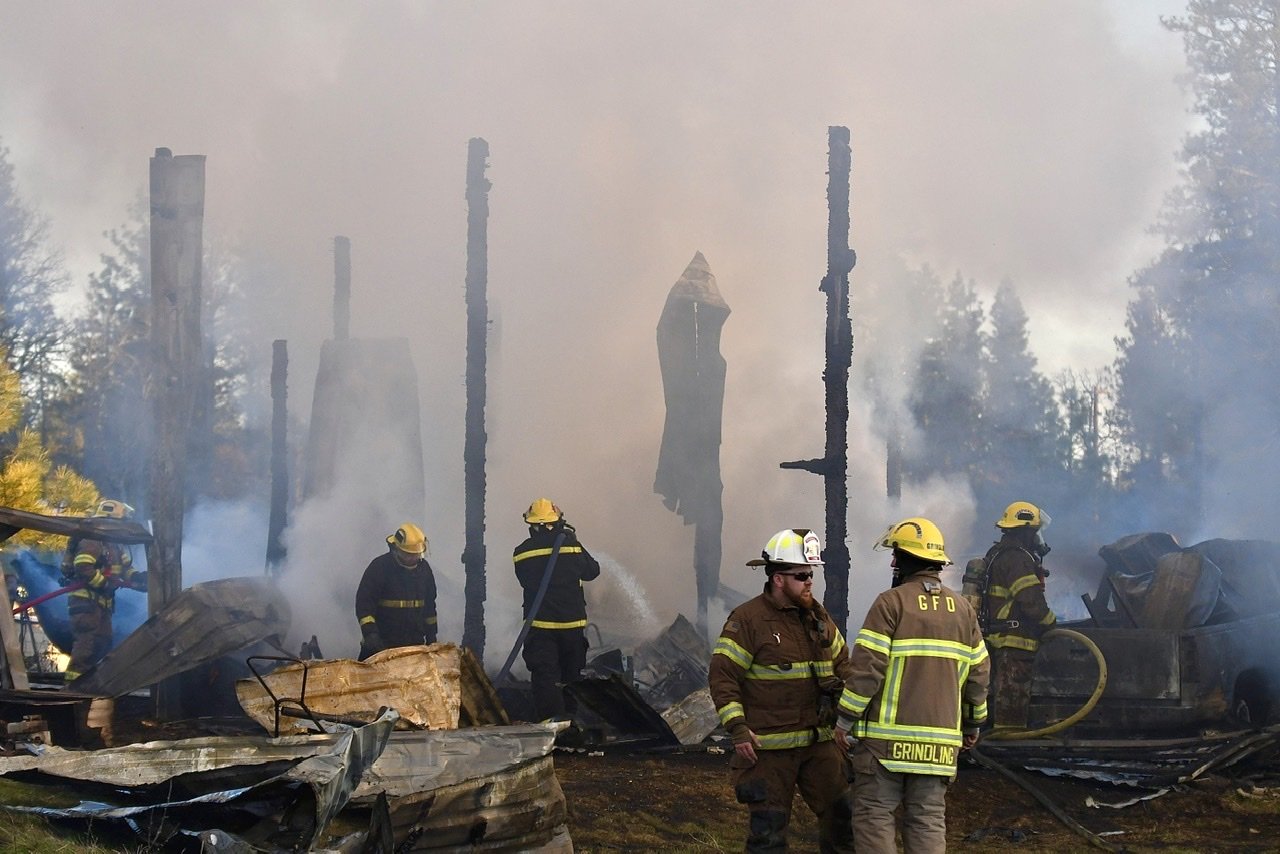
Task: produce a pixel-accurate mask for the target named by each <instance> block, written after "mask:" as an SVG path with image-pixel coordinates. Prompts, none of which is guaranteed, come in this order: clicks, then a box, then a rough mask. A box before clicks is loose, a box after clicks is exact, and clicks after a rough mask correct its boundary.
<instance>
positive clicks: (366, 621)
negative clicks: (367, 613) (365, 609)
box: [360, 617, 377, 626]
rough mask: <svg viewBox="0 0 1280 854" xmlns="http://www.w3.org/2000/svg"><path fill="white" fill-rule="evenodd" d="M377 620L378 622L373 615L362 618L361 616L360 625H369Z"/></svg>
mask: <svg viewBox="0 0 1280 854" xmlns="http://www.w3.org/2000/svg"><path fill="white" fill-rule="evenodd" d="M376 622H377V620H375V619H374V618H373V617H361V618H360V625H362V626H367V625H369V624H370V623H376Z"/></svg>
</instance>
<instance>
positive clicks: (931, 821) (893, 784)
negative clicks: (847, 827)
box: [853, 747, 950, 854]
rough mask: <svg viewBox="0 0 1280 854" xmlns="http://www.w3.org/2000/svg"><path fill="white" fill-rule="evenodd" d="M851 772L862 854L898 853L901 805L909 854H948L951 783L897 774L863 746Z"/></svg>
mask: <svg viewBox="0 0 1280 854" xmlns="http://www.w3.org/2000/svg"><path fill="white" fill-rule="evenodd" d="M853 770H854V778H853V827H854V830H853V835H854V843H855V845H856V847H857V849H858V854H896V852H897V850H898V845H897V842H896V841H895V832H896V829H895V826H894V819H893V813H894V810H896V809H897V808H898V805H899V804H901V805H902V848H903V851H904V852H905V854H943V852H945V851H946V850H947V815H946V813H947V801H946V795H947V784H948V783H949V782H950V778H948V777H941V776H937V775H934V774H897V773H894V772H892V771H889V770H886V769H885V767H884V766H883V765H881V764H880V760H878V759H876V758H875V756H873V755H872V754H871V752H870V751H868V750H867V749H866V748H865V747H860V748H855V753H854V757H853Z"/></svg>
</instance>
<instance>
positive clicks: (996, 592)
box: [987, 584, 1009, 599]
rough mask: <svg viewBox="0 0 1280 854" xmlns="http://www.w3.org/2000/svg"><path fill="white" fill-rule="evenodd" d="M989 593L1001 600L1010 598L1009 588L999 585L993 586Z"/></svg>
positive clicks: (988, 589) (989, 588)
mask: <svg viewBox="0 0 1280 854" xmlns="http://www.w3.org/2000/svg"><path fill="white" fill-rule="evenodd" d="M987 593H989V594H990V595H992V596H999V597H1000V598H1001V599H1008V598H1009V588H1008V587H1002V586H1000V585H999V584H993V585H991V586H990V587H988V588H987Z"/></svg>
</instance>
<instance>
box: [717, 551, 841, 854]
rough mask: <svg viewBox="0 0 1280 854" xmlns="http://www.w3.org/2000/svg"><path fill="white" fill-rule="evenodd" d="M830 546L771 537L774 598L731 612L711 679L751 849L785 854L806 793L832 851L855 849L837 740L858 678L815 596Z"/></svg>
mask: <svg viewBox="0 0 1280 854" xmlns="http://www.w3.org/2000/svg"><path fill="white" fill-rule="evenodd" d="M821 555H822V543H821V542H820V541H819V539H818V535H817V534H815V533H814V532H813V531H810V530H808V529H805V528H787V529H786V530H782V531H779V532H778V533H776V534H774V535H773V537H772V538H770V540H769V542H768V543H767V544H766V545H765V547H764V551H762V552H761V554H760V558H759V559H756V560H752V561H749V562H748V563H747V565H748V566H762V567H764V571H765V583H764V591H763V592H762V593H761V594H760V595H759V596H757V597H756V598H754V599H751V600H749V601H748V602H746V603H744V604H742V605H739V606H738V607H737V608H735V609H734V611H733V613H731V614H730V615H729V619H728V620H727V621H726V622H725V624H724V629H723V630H722V631H721V633H720V638H719V639H718V640H717V641H716V646H715V650H714V651H713V653H712V655H711V667H710V674H709V677H708V681H709V682H710V685H711V699H712V701H713V702H714V703H715V706H716V712H717V714H718V715H719V716H720V723H721V724H723V725H724V728H725V729H726V730H727V731H728V732H729V735H730V737H731V738H732V739H733V748H734V753H733V756H732V757H731V758H730V762H729V767H730V780H731V783H732V785H733V787H734V794H735V796H736V797H737V799H738V802H739V803H741V804H745V805H746V807H747V810H748V812H749V814H750V823H749V826H748V832H747V845H746V850H747V851H753V852H765V851H769V852H772V851H785V850H786V845H787V825H788V824H790V821H791V804H792V800H793V799H794V796H795V791H796V789H799V790H800V796H801V797H803V798H804V801H805V803H806V804H808V805H809V809H811V810H813V813H814V815H816V816H817V817H818V833H819V844H820V848H821V850H822V851H823V852H852V851H853V834H852V830H851V828H850V825H849V822H850V818H851V815H852V813H851V810H850V805H849V784H848V776H847V774H846V772H845V762H844V759H843V757H842V756H841V755H840V751H839V750H838V749H837V747H836V745H835V743H834V742H833V741H832V734H831V725H832V724H833V723H834V722H835V701H836V698H837V697H838V696H839V694H840V690H841V688H842V687H843V685H844V680H845V679H846V678H847V677H848V676H849V673H850V671H849V658H848V653H847V651H846V649H845V643H844V637H843V636H841V634H840V630H839V629H838V628H837V627H836V625H835V623H834V622H832V620H831V617H830V616H828V614H827V612H826V609H825V608H823V607H822V605H821V604H820V603H819V602H818V601H817V600H816V599H814V597H813V576H814V573H815V572H817V571H818V569H820V568H821V567H822V566H823V561H822V557H821Z"/></svg>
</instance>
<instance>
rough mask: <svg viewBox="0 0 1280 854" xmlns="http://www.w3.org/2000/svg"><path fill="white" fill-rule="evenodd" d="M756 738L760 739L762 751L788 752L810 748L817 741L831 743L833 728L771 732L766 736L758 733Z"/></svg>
mask: <svg viewBox="0 0 1280 854" xmlns="http://www.w3.org/2000/svg"><path fill="white" fill-rule="evenodd" d="M756 738H758V739H760V749H761V750H788V749H790V748H793V747H808V746H809V745H811V744H813V743H814V742H815V741H830V740H831V727H825V726H824V727H815V728H812V729H801V730H795V731H793V732H771V733H768V734H766V735H761V734H760V733H756Z"/></svg>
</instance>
